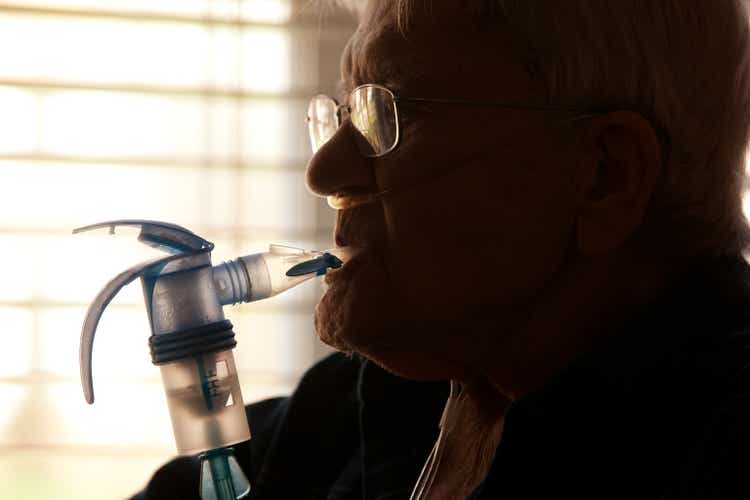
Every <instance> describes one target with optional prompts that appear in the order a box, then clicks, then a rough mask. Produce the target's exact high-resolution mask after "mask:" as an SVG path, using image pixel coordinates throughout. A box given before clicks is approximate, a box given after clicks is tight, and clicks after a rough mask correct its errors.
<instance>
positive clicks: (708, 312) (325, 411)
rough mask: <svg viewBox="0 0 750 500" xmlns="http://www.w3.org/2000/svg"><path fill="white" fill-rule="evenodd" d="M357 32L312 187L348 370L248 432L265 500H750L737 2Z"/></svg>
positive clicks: (529, 3)
mask: <svg viewBox="0 0 750 500" xmlns="http://www.w3.org/2000/svg"><path fill="white" fill-rule="evenodd" d="M360 11H361V22H360V26H359V29H358V30H357V32H356V33H355V34H354V36H353V37H352V39H351V40H350V42H349V44H348V46H347V48H346V50H345V53H344V55H343V58H342V65H341V70H342V75H341V76H342V79H341V90H342V95H341V96H340V102H341V103H342V104H340V105H339V104H338V101H336V100H334V99H332V98H329V97H324V96H317V97H315V98H314V99H313V101H312V102H311V105H310V112H309V116H308V119H309V122H310V133H311V138H312V143H313V149H314V156H313V157H312V159H311V161H310V164H309V166H308V170H307V182H308V186H309V188H310V190H311V191H313V192H314V193H315V194H318V195H320V196H326V197H328V200H329V204H331V206H333V207H334V208H336V209H337V224H336V234H335V239H336V244H337V245H341V246H352V247H354V248H355V249H356V255H355V257H354V258H353V259H352V260H350V261H349V262H347V264H346V265H345V266H344V267H343V268H342V269H340V270H337V271H332V272H330V273H329V275H328V276H327V277H326V282H327V283H328V289H327V292H326V294H325V296H324V297H323V298H322V299H321V301H320V303H319V304H318V305H317V307H316V309H315V326H316V330H317V332H318V334H319V336H320V337H321V338H322V339H323V340H324V341H325V342H327V343H329V344H330V345H332V346H334V347H336V348H338V349H339V350H341V351H344V352H346V353H356V355H355V356H353V357H347V356H344V355H342V354H337V355H334V356H332V357H329V358H328V359H326V360H324V361H322V362H321V363H320V364H318V365H317V366H315V367H313V368H312V369H311V370H310V371H309V372H308V374H307V375H306V376H305V377H304V378H303V380H302V382H301V384H300V386H299V388H298V389H297V390H296V391H295V393H294V395H292V396H291V398H284V399H277V400H273V401H266V402H261V403H258V404H255V405H250V406H249V407H248V416H249V420H250V424H251V428H252V429H253V431H254V438H253V440H251V441H250V442H249V443H245V444H243V445H241V446H240V447H238V453H237V454H238V458H239V460H240V463H241V464H242V467H243V468H244V469H245V470H246V472H247V474H248V476H249V478H250V480H251V482H252V483H253V484H254V489H253V492H252V493H251V498H257V499H269V498H275V499H276V498H281V499H286V498H328V499H350V498H351V499H355V498H356V499H386V498H389V499H390V498H394V499H395V498H409V497H410V496H411V497H412V498H422V499H464V498H472V499H486V498H505V499H518V498H550V497H564V498H568V497H570V498H599V499H602V498H604V499H611V498H628V499H633V498H638V499H645V498H647V499H665V500H666V499H678V498H680V499H683V498H712V499H716V498H750V482H747V481H745V478H746V477H747V473H746V460H745V459H743V456H744V455H745V453H747V452H748V451H747V450H750V425H748V424H750V398H748V397H747V392H748V389H749V388H750V379H748V373H746V372H745V371H743V368H744V366H745V364H746V363H747V361H746V360H747V359H748V354H747V347H748V346H749V345H750V340H748V335H747V334H746V333H745V332H746V331H747V328H748V326H749V325H750V291H748V289H747V285H748V279H750V275H749V274H748V266H747V265H746V264H745V262H744V260H743V259H742V255H741V251H742V250H743V249H744V248H745V246H746V244H747V243H748V231H747V228H746V221H745V219H744V217H743V214H742V204H741V191H742V189H743V183H744V175H743V174H744V155H745V148H746V142H747V139H748V132H749V129H750V31H749V28H748V17H747V12H746V7H745V3H744V2H743V1H741V0H716V1H710V2H709V1H698V0H694V1H686V0H683V1H677V0H651V1H648V2H640V1H635V0H617V1H612V2H601V1H595V0H568V1H566V2H560V1H557V0H486V1H480V0H476V1H471V2H460V1H440V2H438V1H434V2H429V1H427V2H425V1H421V0H420V1H416V0H411V1H409V0H371V1H370V2H369V3H367V4H366V5H362V6H360ZM402 377H403V378H402ZM406 379H412V380H413V381H408V380H406ZM441 381H442V382H441ZM445 381H451V388H450V392H448V389H447V383H446V382H445ZM446 398H447V403H445V401H446ZM443 407H444V408H443ZM441 409H442V418H441ZM438 424H440V425H438ZM438 429H439V430H438ZM431 449H432V451H430V450H431ZM420 471H421V473H420ZM141 495H142V496H141V498H166V497H169V496H170V495H171V496H173V497H175V498H187V496H188V495H190V496H196V495H197V462H196V460H195V459H189V458H183V459H179V460H176V461H173V462H171V463H170V464H167V465H166V466H165V467H163V468H162V469H160V470H159V471H158V472H157V473H156V474H155V476H154V477H153V478H152V480H151V482H150V483H149V485H148V487H147V488H146V490H144V492H143V493H142V494H141Z"/></svg>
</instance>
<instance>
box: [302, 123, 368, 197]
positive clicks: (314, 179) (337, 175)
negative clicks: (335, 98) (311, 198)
mask: <svg viewBox="0 0 750 500" xmlns="http://www.w3.org/2000/svg"><path fill="white" fill-rule="evenodd" d="M358 135H359V132H358V131H357V129H356V128H354V126H353V125H352V123H351V121H349V120H348V119H347V120H345V121H344V122H343V123H342V124H341V126H340V127H339V129H338V130H337V131H336V133H335V134H334V135H333V137H331V139H329V140H328V142H326V143H325V144H324V145H323V146H321V148H320V149H318V151H317V152H316V153H315V154H314V155H313V157H312V158H311V159H310V161H309V163H308V164H307V171H306V182H307V188H308V189H309V190H310V191H311V192H312V193H313V194H316V195H318V196H329V195H333V194H338V195H359V194H367V193H372V192H375V191H376V190H377V184H376V182H375V172H374V170H373V168H372V162H373V160H372V159H371V158H367V157H366V156H364V155H363V154H362V153H361V152H360V150H359V148H358V146H357V142H356V141H357V136H358Z"/></svg>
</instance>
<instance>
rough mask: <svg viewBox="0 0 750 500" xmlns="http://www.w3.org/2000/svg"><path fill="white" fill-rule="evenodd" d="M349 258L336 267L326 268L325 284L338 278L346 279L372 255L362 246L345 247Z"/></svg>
mask: <svg viewBox="0 0 750 500" xmlns="http://www.w3.org/2000/svg"><path fill="white" fill-rule="evenodd" d="M347 250H348V252H349V255H350V257H349V259H347V260H346V261H345V262H344V265H343V266H341V267H340V268H338V269H331V268H329V269H327V270H326V274H325V276H324V277H323V281H325V283H326V284H329V285H331V284H333V283H335V282H337V281H340V280H346V279H348V278H350V277H351V276H352V275H354V274H355V273H356V272H357V270H358V269H360V268H361V267H362V266H363V265H366V264H367V262H368V261H370V260H372V258H373V255H372V254H371V253H370V252H368V251H367V249H366V248H364V247H347Z"/></svg>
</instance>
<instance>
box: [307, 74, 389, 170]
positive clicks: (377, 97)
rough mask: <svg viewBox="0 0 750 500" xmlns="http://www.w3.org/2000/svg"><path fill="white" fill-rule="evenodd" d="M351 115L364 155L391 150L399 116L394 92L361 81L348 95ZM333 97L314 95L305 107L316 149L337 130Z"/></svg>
mask: <svg viewBox="0 0 750 500" xmlns="http://www.w3.org/2000/svg"><path fill="white" fill-rule="evenodd" d="M349 108H350V114H349V116H350V119H351V122H352V125H354V127H355V128H356V129H357V131H359V133H360V134H361V136H362V137H361V138H358V139H364V140H357V144H358V146H359V148H360V151H361V152H362V154H364V155H365V156H370V157H374V156H381V155H383V154H385V153H387V152H389V151H391V150H392V149H393V148H394V147H395V146H396V143H397V142H398V117H397V114H396V113H397V112H396V105H395V103H394V99H393V94H392V93H391V92H390V91H389V90H388V89H386V88H384V87H380V86H376V85H364V86H362V87H359V88H357V89H356V90H355V91H354V92H352V94H351V95H350V97H349ZM337 110H338V106H337V105H336V101H334V100H333V99H331V98H330V97H327V96H315V97H313V98H312V100H311V101H310V106H309V108H308V112H307V116H308V126H309V132H310V143H311V145H312V149H313V153H315V152H316V151H317V150H318V149H319V148H320V147H321V146H322V145H323V144H325V142H326V141H328V140H329V139H330V138H331V137H333V135H334V134H335V133H336V130H337V129H338V127H339V117H338V115H337Z"/></svg>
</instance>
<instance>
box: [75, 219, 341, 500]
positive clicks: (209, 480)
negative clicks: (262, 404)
mask: <svg viewBox="0 0 750 500" xmlns="http://www.w3.org/2000/svg"><path fill="white" fill-rule="evenodd" d="M121 226H130V227H136V228H138V229H140V232H139V235H138V240H139V241H141V242H143V243H146V244H148V245H150V246H154V247H157V248H159V249H161V250H164V251H166V252H167V253H168V254H169V255H167V256H165V257H161V258H158V259H154V260H150V261H146V262H142V263H140V264H137V265H135V266H133V267H131V268H130V269H128V270H126V271H124V272H122V273H120V274H118V275H117V276H116V277H115V278H113V279H112V280H111V281H110V282H109V283H108V284H107V285H106V286H105V287H104V289H102V290H101V291H100V292H99V294H98V295H97V296H96V298H95V299H94V301H93V302H92V303H91V305H90V306H89V309H88V311H87V314H86V319H85V321H84V324H83V329H82V332H81V345H80V365H81V383H82V385H83V392H84V396H85V398H86V401H87V402H88V403H93V402H94V387H93V378H92V374H91V362H92V354H93V342H94V334H95V332H96V327H97V325H98V323H99V319H100V317H101V315H102V313H103V312H104V309H105V308H106V307H107V305H108V304H109V302H110V301H111V300H112V299H113V298H114V297H115V295H116V294H117V293H118V292H119V290H120V289H121V288H122V287H123V286H125V285H126V284H128V283H130V282H131V281H133V280H135V279H136V278H140V279H141V284H142V287H143V295H144V300H145V303H146V309H147V312H148V317H149V322H150V325H151V336H150V338H149V346H150V348H151V358H152V361H153V363H154V364H155V365H157V366H159V369H160V370H161V375H162V382H163V384H164V390H165V393H166V396H167V404H168V406H169V414H170V418H171V420H172V429H173V432H174V437H175V443H176V445H177V450H178V452H179V453H180V454H181V455H192V454H197V453H200V454H201V455H200V457H201V486H200V489H201V496H202V498H203V500H229V499H231V500H234V499H237V498H242V497H244V496H246V495H247V494H248V493H249V491H250V484H249V482H248V481H247V478H246V477H245V476H244V474H243V473H242V470H241V469H240V467H239V465H238V464H237V461H236V459H235V458H234V456H233V454H232V448H231V445H234V444H237V443H241V442H243V441H247V440H248V439H250V429H249V427H248V423H247V417H246V415H245V407H244V403H243V400H242V391H241V388H240V384H239V379H238V377H237V368H236V365H235V361H234V354H233V353H232V349H233V348H234V347H235V346H236V345H237V342H236V340H235V335H234V331H233V329H232V323H231V322H230V321H228V320H227V319H225V317H224V312H223V306H225V305H228V304H236V303H240V302H252V301H256V300H262V299H265V298H268V297H272V296H274V295H276V294H278V293H281V292H283V291H284V290H288V289H290V288H293V287H294V286H297V285H299V284H300V283H302V282H304V281H307V280H308V279H311V278H313V277H315V276H320V275H323V274H325V272H326V270H327V269H329V268H337V267H340V266H341V265H342V264H343V262H344V261H345V260H347V258H348V252H347V250H346V249H334V250H331V251H328V252H316V251H308V250H302V249H297V248H291V247H285V246H280V245H271V247H270V248H269V250H268V251H267V252H263V253H257V254H252V255H247V256H243V257H239V258H238V259H235V260H232V261H229V262H225V263H223V264H220V265H218V266H213V265H212V264H211V251H212V250H213V248H214V245H213V243H211V242H209V241H206V240H204V239H203V238H201V237H200V236H197V235H196V234H194V233H192V232H190V231H188V230H187V229H185V228H182V227H180V226H176V225H174V224H167V223H163V222H157V221H144V220H120V221H112V222H103V223H100V224H94V225H91V226H86V227H83V228H79V229H76V230H74V231H73V232H74V233H79V232H83V231H89V230H94V229H101V228H108V229H109V230H110V234H114V232H115V229H116V228H117V227H121Z"/></svg>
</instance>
